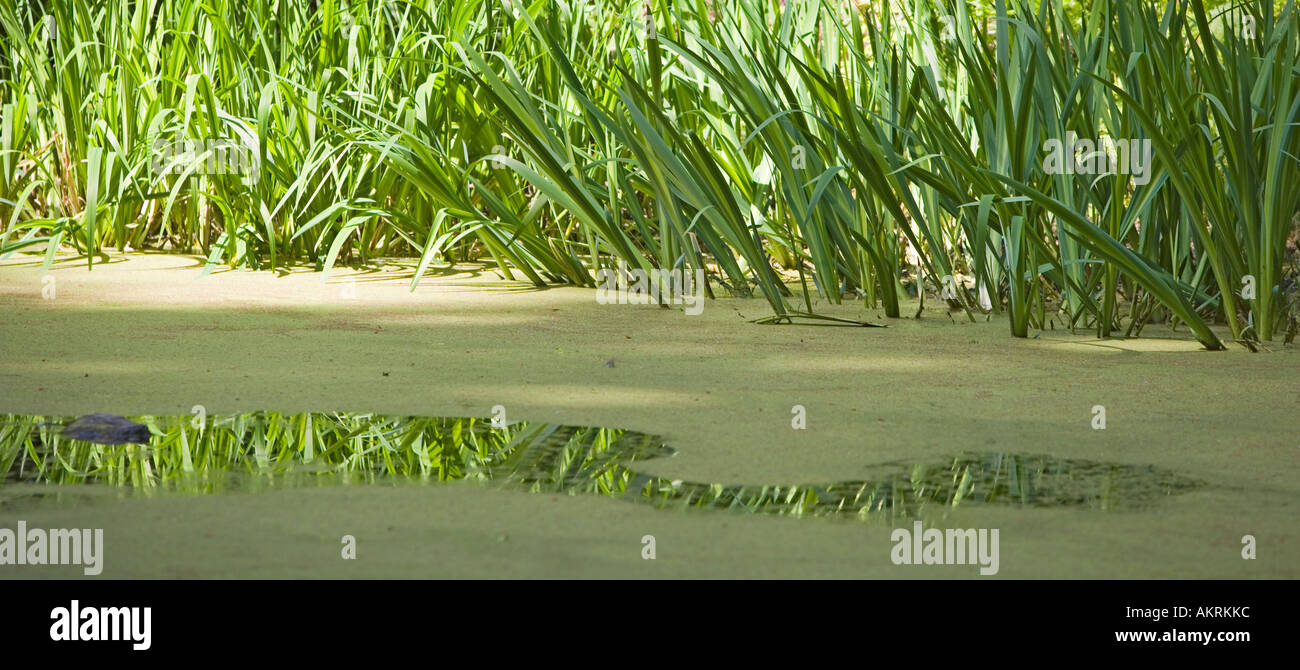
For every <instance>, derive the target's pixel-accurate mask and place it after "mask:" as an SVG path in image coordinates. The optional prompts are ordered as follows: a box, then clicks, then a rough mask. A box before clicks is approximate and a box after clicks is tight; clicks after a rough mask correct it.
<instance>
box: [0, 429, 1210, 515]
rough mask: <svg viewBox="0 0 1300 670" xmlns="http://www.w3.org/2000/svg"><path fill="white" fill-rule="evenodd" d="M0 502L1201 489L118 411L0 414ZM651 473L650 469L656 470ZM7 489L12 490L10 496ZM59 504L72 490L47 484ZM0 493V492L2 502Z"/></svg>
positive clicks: (675, 498) (781, 509)
mask: <svg viewBox="0 0 1300 670" xmlns="http://www.w3.org/2000/svg"><path fill="white" fill-rule="evenodd" d="M0 417H3V418H0V472H3V473H6V474H5V477H4V478H3V482H4V483H3V484H0V493H3V492H4V489H5V488H8V489H9V493H10V494H11V496H12V495H13V494H15V493H17V492H19V491H21V492H22V493H21V495H36V496H40V495H50V494H49V493H47V492H42V491H43V490H44V489H45V487H32V486H30V485H31V484H62V485H80V484H100V485H109V486H113V487H118V488H119V490H121V491H122V492H125V493H130V494H132V495H160V494H179V495H186V494H191V495H193V494H213V493H223V492H244V491H261V490H269V489H277V488H294V487H304V486H335V485H356V484H366V483H380V482H405V481H419V482H430V483H436V482H442V481H454V480H478V481H481V482H484V483H486V484H487V485H491V486H500V487H505V488H512V489H516V490H526V491H532V492H538V493H542V492H545V493H566V494H570V495H578V494H587V495H601V496H608V497H613V498H619V499H623V500H628V501H633V502H637V503H643V504H648V505H652V506H654V507H658V508H684V509H705V508H710V509H727V510H736V511H740V512H747V513H758V514H778V515H786V516H794V517H843V518H858V519H862V520H884V521H895V520H899V519H904V518H920V517H921V516H923V515H928V514H929V513H931V512H942V511H943V510H945V509H949V508H953V507H958V506H961V507H967V506H976V505H998V506H1009V507H1034V508H1079V509H1088V510H1097V511H1116V510H1132V509H1143V508H1149V507H1151V506H1153V505H1157V504H1159V503H1160V501H1161V500H1162V499H1164V498H1167V497H1169V496H1174V495H1177V494H1179V493H1183V492H1186V491H1190V490H1193V489H1197V488H1200V487H1202V486H1204V485H1205V484H1204V482H1201V481H1198V480H1196V479H1194V478H1191V477H1187V476H1183V475H1181V474H1179V473H1176V472H1173V471H1169V470H1166V469H1162V468H1158V467H1154V466H1144V465H1130V464H1119V463H1104V462H1094V461H1087V460H1078V459H1067V458H1060V457H1055V456H1050V455H1041V454H1021V453H1003V452H987V453H955V454H952V455H951V456H947V457H943V458H941V459H940V458H932V459H929V460H926V461H924V462H912V461H895V462H886V463H877V464H869V465H867V467H866V470H865V475H864V476H863V477H861V478H859V479H855V480H852V481H839V482H824V483H795V482H789V483H783V482H766V483H762V482H760V483H723V482H695V481H684V480H681V479H675V478H672V477H671V476H657V475H650V474H646V473H643V472H638V467H637V465H638V463H640V462H643V461H647V460H650V459H665V458H670V457H672V456H673V454H674V453H675V450H674V449H673V448H672V447H670V446H668V445H666V444H664V443H663V442H662V440H660V439H659V438H657V437H655V436H653V435H648V434H645V433H638V432H634V431H628V430H620V429H614V428H601V427H588V426H567V425H558V424H550V423H538V422H519V423H515V424H511V425H507V426H494V425H493V423H492V422H491V421H490V420H487V419H479V418H466V417H419V416H389V415H380V414H365V413H331V412H326V413H302V414H280V413H275V412H252V413H245V414H235V415H212V416H201V417H200V416H195V417H190V416H170V417H168V416H133V417H128V418H130V419H131V420H133V421H136V422H138V423H142V424H144V425H146V426H148V427H149V431H150V433H152V439H150V441H149V443H148V444H146V445H132V444H126V445H104V444H95V443H91V442H84V441H80V440H74V439H68V438H67V437H64V436H62V435H61V434H60V433H61V430H62V427H63V426H67V425H69V424H71V423H72V422H73V421H74V420H75V419H76V418H77V417H73V416H44V415H17V414H8V415H0ZM659 469H660V470H663V469H664V468H662V467H661V468H659ZM15 484H17V485H18V486H15ZM52 488H53V489H55V490H57V491H59V492H60V494H63V493H67V492H68V491H69V488H72V489H73V490H75V486H72V487H69V486H61V487H52ZM3 498H4V496H0V504H3Z"/></svg>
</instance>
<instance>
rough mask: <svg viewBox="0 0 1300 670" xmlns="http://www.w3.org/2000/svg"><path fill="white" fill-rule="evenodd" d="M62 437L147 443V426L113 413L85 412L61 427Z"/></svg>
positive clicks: (96, 441)
mask: <svg viewBox="0 0 1300 670" xmlns="http://www.w3.org/2000/svg"><path fill="white" fill-rule="evenodd" d="M62 435H63V437H66V438H69V439H72V440H81V441H82V442H94V443H96V444H129V443H133V444H148V443H149V438H150V437H152V435H151V434H150V433H149V427H148V426H145V425H143V424H139V423H135V422H134V421H131V420H129V419H126V418H125V417H120V416H116V415H113V414H87V415H85V416H83V417H79V418H77V420H75V421H73V422H72V423H70V424H68V425H66V426H64V427H63V433H62Z"/></svg>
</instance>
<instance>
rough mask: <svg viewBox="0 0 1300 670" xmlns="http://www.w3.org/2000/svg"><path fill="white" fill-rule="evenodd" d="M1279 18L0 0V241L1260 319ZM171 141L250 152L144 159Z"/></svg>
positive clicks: (1284, 299)
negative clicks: (680, 277) (1082, 167)
mask: <svg viewBox="0 0 1300 670" xmlns="http://www.w3.org/2000/svg"><path fill="white" fill-rule="evenodd" d="M1298 21H1300V18H1298V13H1297V10H1296V6H1295V2H1294V0H1287V1H1286V2H1272V1H1271V0H1250V1H1247V2H1240V3H1223V2H1216V3H1209V2H1202V0H1171V1H1169V2H1160V3H1154V4H1152V3H1133V2H1128V1H1126V0H1093V1H1091V2H1086V3H1080V2H1075V1H1074V0H1069V1H1067V0H1041V1H1038V0H1034V1H1031V0H990V2H986V3H968V2H965V1H964V0H872V1H870V2H832V1H831V0H802V1H796V0H788V1H785V2H781V1H779V0H737V1H735V2H714V1H708V0H692V1H682V2H666V1H664V0H652V1H650V2H645V1H644V0H585V1H584V0H538V1H536V2H531V3H527V2H522V1H521V0H512V1H506V0H453V1H451V2H442V1H434V0H420V1H410V0H408V1H403V0H355V1H349V2H343V1H336V0H325V1H323V2H319V3H315V2H314V3H307V2H302V1H301V0H280V1H278V2H274V3H253V4H244V3H233V2H231V3H227V2H208V3H198V2H193V1H192V0H155V1H153V2H141V1H139V0H95V1H92V2H89V3H73V2H71V1H70V0H51V1H48V2H20V3H6V4H5V5H3V6H0V30H2V31H3V34H2V35H0V38H2V41H3V48H4V51H5V54H6V57H5V58H4V59H3V61H0V110H2V112H3V118H2V119H0V226H2V228H0V231H3V232H0V254H5V253H11V252H14V251H17V250H20V249H24V248H27V247H31V248H33V249H40V248H42V247H43V248H44V249H45V250H46V253H47V256H46V263H47V264H48V263H49V262H51V261H52V259H53V254H54V253H55V252H56V251H57V249H59V248H62V247H71V248H73V249H75V250H77V251H78V252H80V253H82V254H84V255H85V257H86V261H87V263H88V264H93V263H94V262H95V260H96V259H98V258H102V257H103V256H104V255H105V254H107V253H110V252H112V251H114V250H117V251H121V250H124V249H127V248H133V249H142V248H157V249H166V250H172V251H177V252H184V253H196V254H202V255H204V256H205V257H207V259H208V261H209V264H208V267H209V269H212V268H215V267H218V266H229V267H241V266H242V267H249V268H276V267H279V266H282V265H285V264H300V263H308V264H312V265H314V266H315V267H316V268H318V269H321V270H325V271H328V270H329V269H330V268H332V267H333V266H334V265H336V264H339V263H361V262H366V261H367V260H368V259H370V258H372V257H378V256H409V257H412V258H415V259H418V264H417V267H418V271H417V273H416V277H415V278H414V279H413V281H412V288H414V285H415V283H416V282H418V281H419V279H420V277H421V276H422V275H423V274H424V273H425V271H427V269H428V268H429V266H430V265H431V264H433V263H454V262H458V261H462V260H471V259H476V260H487V261H490V262H492V263H495V264H496V265H497V266H498V267H499V268H500V269H501V271H502V272H504V273H508V274H510V275H512V276H522V277H524V278H526V279H527V280H529V281H532V282H534V283H535V284H538V285H545V284H549V283H555V282H561V283H569V284H575V285H579V286H590V285H593V284H594V277H595V273H596V271H597V270H599V269H600V268H602V267H610V266H613V265H615V264H617V263H618V262H620V261H621V262H625V263H627V264H628V266H630V267H633V268H642V269H650V268H655V267H658V268H668V269H673V268H680V269H703V270H706V271H707V272H708V273H709V276H710V281H711V283H712V284H713V285H714V286H718V287H721V288H725V289H727V290H728V291H729V292H730V293H732V294H735V295H750V294H753V293H757V294H759V295H761V296H762V297H764V298H765V299H766V300H767V301H768V302H769V304H770V305H771V307H772V310H773V312H774V314H775V315H776V316H778V317H782V316H789V315H793V314H802V313H808V312H809V311H810V310H812V305H813V304H814V303H815V302H816V301H817V300H825V301H829V302H832V303H836V302H840V301H842V300H844V299H854V300H857V299H860V300H862V301H863V302H864V303H865V304H867V305H869V306H876V307H880V308H883V310H884V311H885V313H886V314H888V315H889V316H895V317H897V316H902V314H901V307H900V303H901V302H902V300H903V298H905V297H906V296H907V294H908V293H909V292H918V293H919V295H920V297H921V298H922V299H923V300H924V298H925V294H926V291H927V290H928V291H931V292H940V293H941V294H942V297H943V298H946V299H947V303H948V304H947V305H946V306H947V307H950V308H954V309H960V310H963V311H964V312H965V313H966V314H967V315H969V316H970V318H975V317H976V315H977V314H979V313H980V312H982V311H984V312H1003V311H1005V312H1006V313H1008V315H1009V317H1010V318H1009V320H1008V321H1009V324H1010V329H1011V332H1012V334H1013V335H1016V336H1020V337H1024V336H1027V335H1028V334H1029V331H1030V330H1031V329H1044V328H1051V327H1055V326H1057V325H1060V326H1061V327H1073V328H1080V327H1084V328H1092V329H1095V330H1096V332H1097V333H1098V334H1099V335H1102V336H1107V335H1111V334H1114V333H1121V334H1129V335H1131V334H1136V333H1140V332H1141V331H1142V329H1143V328H1144V327H1145V326H1146V325H1147V324H1149V323H1153V322H1167V323H1169V324H1170V325H1172V326H1174V327H1184V326H1185V327H1186V328H1188V329H1189V330H1191V331H1192V333H1193V334H1194V336H1195V337H1196V338H1197V339H1198V340H1200V341H1201V342H1202V343H1203V344H1204V345H1205V346H1206V347H1208V348H1211V349H1217V348H1222V346H1223V335H1222V333H1223V329H1216V328H1215V326H1216V324H1223V326H1225V327H1226V330H1227V332H1228V334H1229V335H1228V336H1229V337H1230V338H1232V339H1241V340H1252V341H1253V340H1262V341H1269V340H1273V339H1275V338H1276V337H1277V336H1278V335H1279V333H1281V332H1282V331H1283V330H1285V324H1286V323H1287V322H1288V319H1289V318H1290V317H1292V316H1293V315H1294V313H1295V310H1296V305H1295V293H1294V291H1292V292H1288V287H1293V286H1294V285H1295V282H1296V277H1295V275H1296V273H1297V268H1296V267H1295V262H1296V259H1295V257H1294V255H1291V256H1288V253H1289V252H1288V247H1287V240H1288V237H1289V236H1291V235H1293V234H1294V231H1295V230H1296V226H1297V220H1296V217H1297V211H1298V209H1300V183H1298V182H1300V158H1298V157H1300V134H1298V133H1297V132H1295V129H1296V124H1297V122H1300V69H1297V61H1298V60H1300V58H1298V56H1300V54H1298V53H1297V50H1298V49H1300V45H1298V44H1297V42H1298V40H1297V32H1298ZM50 26H53V27H54V28H55V29H54V30H51V29H50ZM1070 137H1079V138H1087V139H1097V138H1101V137H1111V138H1116V139H1126V140H1127V139H1136V140H1149V141H1150V142H1151V145H1152V147H1153V160H1152V166H1151V174H1150V180H1149V181H1147V182H1146V183H1142V184H1138V183H1136V182H1135V181H1134V180H1132V179H1130V177H1129V175H1125V174H1118V175H1115V174H1109V175H1105V174H1103V175H1089V174H1059V173H1051V174H1049V173H1048V171H1047V170H1046V169H1045V152H1044V143H1045V142H1047V141H1049V140H1058V141H1063V140H1066V139H1068V138H1070ZM182 140H190V141H206V140H229V141H233V142H239V143H242V144H243V146H246V147H248V148H249V149H248V150H249V151H250V152H251V153H252V154H254V155H255V156H256V159H257V165H258V169H257V170H256V172H255V173H254V174H252V175H250V174H227V173H223V172H221V171H215V172H214V171H213V170H209V169H203V166H204V165H205V163H204V161H205V160H210V159H211V156H203V155H190V156H185V157H181V158H179V159H177V160H175V161H174V165H175V167H176V169H175V170H169V171H166V173H165V174H164V173H160V171H159V170H157V169H154V168H155V166H156V165H157V161H158V160H159V155H158V153H159V152H158V149H157V147H158V146H160V144H159V143H160V142H161V143H162V144H163V145H166V144H167V143H174V142H177V141H182ZM172 158H174V157H168V159H169V160H171V159H172ZM1291 253H1292V254H1294V252H1291ZM1252 289H1253V291H1254V293H1253V295H1252V294H1251V290H1252ZM1243 291H1244V294H1243ZM1290 322H1291V323H1294V320H1293V319H1292V320H1291V321H1290Z"/></svg>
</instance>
